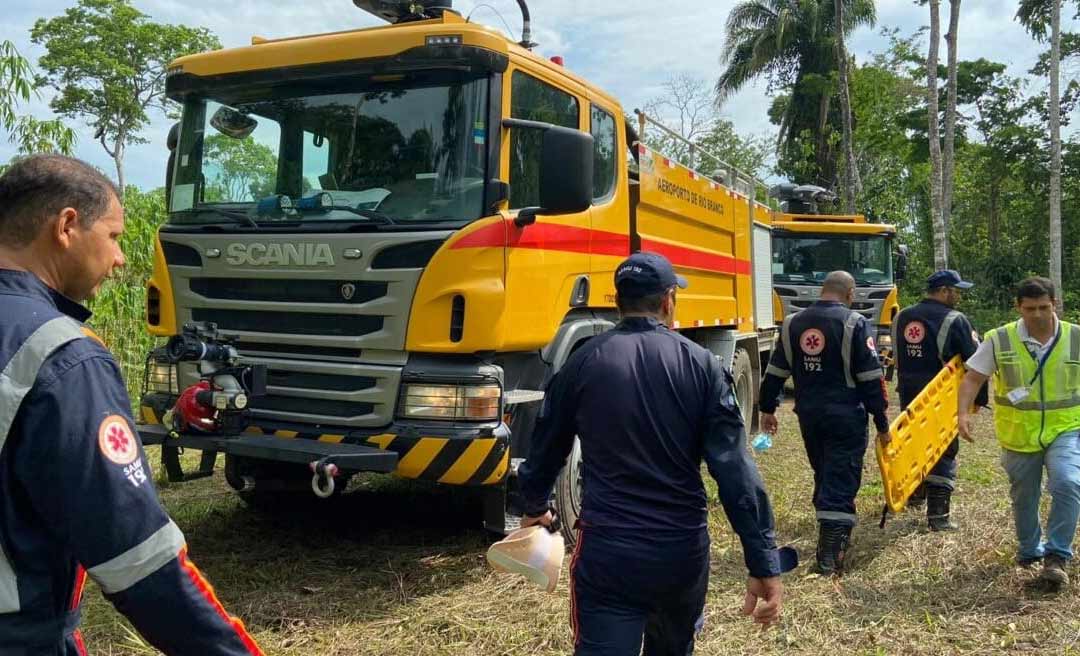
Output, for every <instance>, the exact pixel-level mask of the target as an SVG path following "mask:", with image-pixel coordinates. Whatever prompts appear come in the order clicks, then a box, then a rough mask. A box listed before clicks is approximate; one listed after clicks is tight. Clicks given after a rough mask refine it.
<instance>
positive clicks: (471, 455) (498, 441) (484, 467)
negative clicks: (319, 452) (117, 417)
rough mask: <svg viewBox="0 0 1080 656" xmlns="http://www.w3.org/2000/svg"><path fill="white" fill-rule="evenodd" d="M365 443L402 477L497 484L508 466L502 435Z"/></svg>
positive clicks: (149, 415) (152, 420)
mask: <svg viewBox="0 0 1080 656" xmlns="http://www.w3.org/2000/svg"><path fill="white" fill-rule="evenodd" d="M141 411H142V412H141V414H142V419H143V422H144V423H147V424H158V423H160V420H159V419H158V417H157V414H156V413H155V412H154V410H153V409H152V408H150V407H148V406H143V407H142V408H141ZM245 432H246V433H249V434H252V435H269V436H273V437H280V438H282V439H298V440H318V441H320V442H342V441H344V439H345V435H343V434H340V433H306V432H299V431H294V430H282V429H277V430H271V429H262V428H259V427H258V426H250V427H248V428H247V430H246V431H245ZM367 443H368V444H370V445H372V446H377V447H379V448H380V449H385V450H387V451H393V452H395V453H397V454H398V466H397V469H396V470H394V473H395V474H396V475H398V476H400V477H402V478H412V479H417V480H422V481H435V482H437V483H445V484H447V485H470V486H471V485H498V484H499V483H502V482H503V480H505V479H506V474H507V471H509V469H510V448H509V440H507V439H506V438H505V437H477V438H468V437H461V438H447V437H404V436H402V435H394V434H392V433H384V434H382V435H372V436H371V437H369V438H367Z"/></svg>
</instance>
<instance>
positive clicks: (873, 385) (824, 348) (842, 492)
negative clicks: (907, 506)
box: [759, 271, 889, 575]
mask: <svg viewBox="0 0 1080 656" xmlns="http://www.w3.org/2000/svg"><path fill="white" fill-rule="evenodd" d="M854 298H855V279H854V278H852V277H851V274H849V273H847V272H845V271H833V272H832V273H830V274H829V275H828V276H827V277H826V278H825V283H824V284H823V285H822V287H821V298H820V300H818V301H817V302H816V303H814V304H813V305H811V306H810V307H809V308H807V309H805V310H803V311H802V312H799V313H798V314H794V315H791V316H789V317H787V318H785V319H784V323H783V325H782V326H781V329H780V344H779V347H778V348H776V349H774V350H773V355H772V359H771V361H770V362H769V367H768V369H767V370H766V372H765V377H764V379H763V380H762V381H761V396H760V397H759V398H760V399H761V401H760V403H759V409H760V410H761V413H762V415H761V426H762V429H763V430H765V431H766V432H771V433H775V432H776V430H777V428H778V423H777V420H776V415H775V412H776V408H777V406H779V404H780V395H781V393H782V392H783V387H784V381H785V380H787V379H788V378H793V380H794V384H795V414H796V415H798V417H799V428H800V429H801V431H802V437H803V442H804V444H805V445H806V456H807V459H808V460H809V461H810V467H811V468H812V469H813V471H814V497H813V501H814V508H815V510H816V511H817V520H818V529H819V532H818V545H817V563H816V571H818V572H819V573H821V574H824V575H833V574H840V573H841V572H842V571H843V569H844V553H845V551H846V550H847V546H848V543H849V542H850V540H851V531H852V529H853V528H854V527H855V524H856V522H857V520H858V517H857V515H856V514H855V495H856V494H857V493H858V491H859V485H861V483H862V469H863V455H864V454H865V453H866V446H867V441H868V438H867V431H866V423H867V413H869V414H870V415H871V416H872V417H873V419H874V426H875V428H876V429H877V433H878V439H880V440H882V441H888V439H889V437H888V436H889V421H888V418H887V417H886V415H885V410H886V408H887V407H888V400H887V399H886V396H885V381H884V379H883V377H882V371H881V364H880V362H879V361H878V355H877V351H876V349H875V348H874V333H873V330H872V328H871V326H870V322H869V321H867V319H866V317H864V316H862V315H861V314H859V313H857V312H853V311H852V310H851V309H849V308H850V306H851V303H852V301H853V300H854Z"/></svg>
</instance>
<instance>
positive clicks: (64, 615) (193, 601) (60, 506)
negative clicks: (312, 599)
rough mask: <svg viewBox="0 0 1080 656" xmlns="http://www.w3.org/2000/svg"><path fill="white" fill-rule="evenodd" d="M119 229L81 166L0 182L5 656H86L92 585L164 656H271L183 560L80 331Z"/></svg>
mask: <svg viewBox="0 0 1080 656" xmlns="http://www.w3.org/2000/svg"><path fill="white" fill-rule="evenodd" d="M123 229H124V213H123V209H122V207H121V205H120V200H119V198H118V197H117V193H116V189H115V188H114V187H113V185H112V183H111V182H109V180H108V179H107V178H105V177H104V176H103V175H101V174H100V173H98V172H97V171H96V170H94V169H93V168H91V167H90V166H88V165H87V164H84V163H83V162H80V161H78V160H74V159H70V158H67V157H61V156H58V155H38V156H34V157H29V158H26V159H23V160H20V161H18V162H16V163H15V164H13V165H12V166H11V167H10V168H9V169H8V170H7V172H6V173H5V174H4V175H3V176H2V177H0V307H2V308H3V312H2V313H0V372H2V373H0V654H17V655H19V656H39V655H41V656H43V655H49V656H77V655H85V654H86V648H85V646H84V645H83V640H82V636H81V635H80V633H79V631H78V623H79V605H80V601H81V597H82V590H83V584H84V583H85V581H86V577H87V575H89V577H90V578H91V579H93V580H94V581H95V582H96V583H97V584H98V586H100V587H101V589H102V591H103V592H104V593H105V596H106V598H107V599H109V601H111V602H112V603H113V605H114V606H115V607H116V609H117V610H119V611H120V612H121V613H123V614H124V615H126V616H127V618H128V619H129V620H130V621H131V623H132V625H134V626H135V628H136V629H137V630H138V631H139V632H140V633H141V634H142V635H143V636H144V637H146V639H147V640H148V641H149V642H150V643H151V644H152V645H154V646H155V647H157V648H158V649H159V650H161V651H162V652H164V653H166V654H169V655H173V654H182V655H192V656H194V655H195V654H207V655H212V656H241V655H249V654H261V653H262V652H261V651H260V650H259V647H258V646H257V645H256V644H255V642H254V640H252V638H251V637H250V636H249V635H248V633H247V631H246V630H245V629H244V625H243V623H242V622H241V621H240V620H238V619H236V618H234V617H230V616H229V615H228V614H227V613H226V612H225V609H224V608H222V606H221V604H220V603H219V602H218V600H217V598H216V596H215V595H214V591H213V588H211V587H210V584H209V583H207V581H206V579H205V578H203V576H202V574H201V573H200V572H199V570H198V569H196V567H195V565H194V564H193V563H192V562H191V561H190V560H189V559H188V556H187V547H186V545H185V542H184V536H183V535H182V534H181V532H180V529H179V528H177V527H176V524H174V523H173V522H172V520H170V519H169V517H168V515H166V514H165V510H164V509H163V508H162V507H161V504H160V503H159V502H158V498H157V494H156V492H155V491H154V485H153V481H152V476H151V472H150V468H149V467H148V466H147V465H146V456H145V454H144V453H143V450H142V445H141V444H140V442H139V440H138V437H136V433H135V431H134V429H133V426H134V422H133V420H132V418H131V401H130V400H129V398H128V395H127V391H126V389H125V387H124V382H123V380H122V378H121V376H120V369H119V368H118V367H117V364H116V362H115V360H113V358H112V355H110V353H109V351H107V350H106V349H105V348H104V346H103V345H102V344H101V343H100V341H98V340H97V339H96V338H94V337H93V336H92V333H89V332H88V331H86V329H84V328H83V326H82V324H83V322H84V321H86V320H87V319H88V318H89V317H90V312H89V311H87V309H86V308H85V307H83V306H82V305H81V304H80V303H81V302H83V301H85V300H87V299H89V298H92V297H93V296H94V294H95V293H96V292H97V290H98V288H99V287H100V285H101V283H102V282H103V281H104V280H105V278H106V277H108V275H109V274H110V273H111V272H112V271H113V270H114V269H116V268H117V267H120V266H123V264H124V255H123V253H122V252H121V249H120V244H119V242H118V240H119V238H120V235H121V233H122V232H123Z"/></svg>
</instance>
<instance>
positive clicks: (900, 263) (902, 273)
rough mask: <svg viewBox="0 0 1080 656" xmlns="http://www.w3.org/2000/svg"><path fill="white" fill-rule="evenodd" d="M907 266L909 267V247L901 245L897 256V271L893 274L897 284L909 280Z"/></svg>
mask: <svg viewBox="0 0 1080 656" xmlns="http://www.w3.org/2000/svg"><path fill="white" fill-rule="evenodd" d="M907 265H908V247H907V246H905V245H903V244H901V245H900V247H899V251H898V252H897V254H896V269H895V271H894V273H893V278H895V279H896V282H902V281H903V280H904V278H907Z"/></svg>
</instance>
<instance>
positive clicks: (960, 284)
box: [926, 269, 975, 289]
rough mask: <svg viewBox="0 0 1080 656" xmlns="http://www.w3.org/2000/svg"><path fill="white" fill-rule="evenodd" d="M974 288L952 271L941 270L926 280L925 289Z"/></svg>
mask: <svg viewBox="0 0 1080 656" xmlns="http://www.w3.org/2000/svg"><path fill="white" fill-rule="evenodd" d="M974 286H975V283H972V282H967V281H965V280H964V279H963V278H961V277H960V274H959V273H957V272H956V271H954V270H953V269H943V270H941V271H936V272H934V273H932V274H931V275H930V277H929V278H927V279H926V288H927V289H937V288H938V287H956V288H957V289H971V288H972V287H974Z"/></svg>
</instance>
